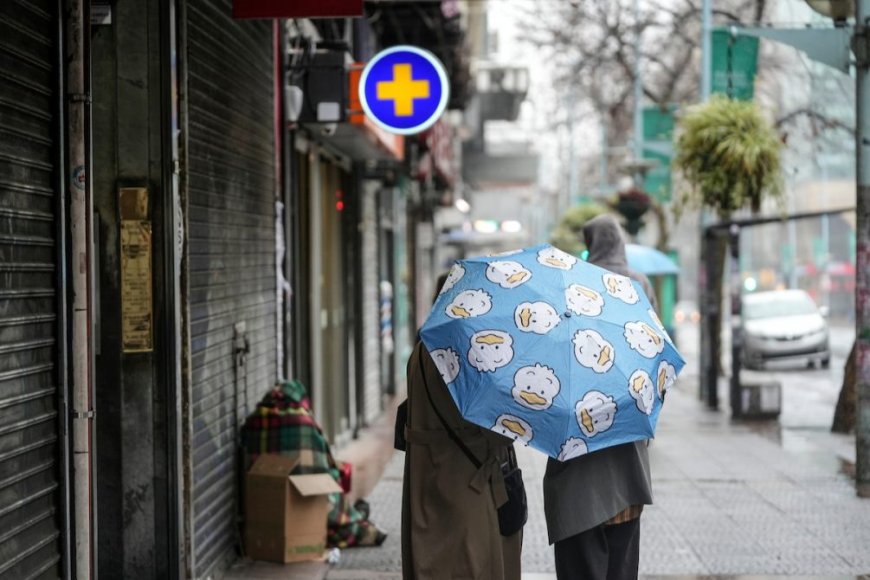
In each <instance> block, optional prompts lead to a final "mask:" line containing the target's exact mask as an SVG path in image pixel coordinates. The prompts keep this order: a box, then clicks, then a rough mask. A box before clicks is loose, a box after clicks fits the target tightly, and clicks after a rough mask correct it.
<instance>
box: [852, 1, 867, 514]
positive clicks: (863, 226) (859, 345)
mask: <svg viewBox="0 0 870 580" xmlns="http://www.w3.org/2000/svg"><path fill="white" fill-rule="evenodd" d="M856 9H857V12H856V18H855V34H854V36H853V38H852V48H853V50H854V52H855V56H856V61H857V62H856V65H855V71H856V85H855V101H856V111H855V120H856V123H855V129H856V131H855V140H856V143H855V145H856V146H855V149H856V152H857V159H856V172H857V178H858V183H857V224H856V226H857V228H856V229H857V232H856V235H857V253H856V273H855V293H856V296H855V309H856V312H855V323H856V329H855V331H856V332H855V340H856V345H855V346H856V351H857V352H856V356H857V360H856V363H857V364H856V368H857V369H858V373H857V375H858V376H857V380H858V384H857V392H858V408H857V422H856V427H855V431H856V433H855V434H856V437H855V448H856V465H855V468H856V469H855V488H856V491H857V493H858V495H859V496H861V497H870V110H868V109H870V50H868V47H870V42H868V40H870V37H868V30H867V26H868V23H870V0H858V2H856Z"/></svg>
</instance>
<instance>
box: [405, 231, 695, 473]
mask: <svg viewBox="0 0 870 580" xmlns="http://www.w3.org/2000/svg"><path fill="white" fill-rule="evenodd" d="M420 337H421V339H422V341H423V344H424V346H425V347H426V349H427V350H428V351H429V353H430V355H431V356H432V359H433V360H434V362H435V365H436V366H437V368H438V370H439V372H440V373H441V376H442V378H443V379H444V382H445V383H446V384H447V387H448V389H449V391H450V394H451V396H452V397H453V400H454V402H455V403H456V406H457V408H458V409H459V411H460V413H461V414H462V416H463V417H464V418H465V419H466V420H468V421H470V422H472V423H475V424H476V425H480V426H481V427H485V428H488V429H492V430H494V431H496V432H499V433H501V434H503V435H506V436H508V437H511V438H513V439H516V440H519V441H522V442H524V443H526V444H528V445H531V446H532V447H534V448H536V449H538V450H540V451H543V452H544V453H546V454H548V455H550V456H551V457H555V458H558V459H560V460H562V461H564V460H567V459H570V458H573V457H577V456H579V455H582V454H584V453H588V452H592V451H595V450H598V449H603V448H605V447H611V446H614V445H620V444H622V443H628V442H630V441H637V440H641V439H648V438H650V437H652V436H653V434H654V431H655V425H656V422H657V420H658V415H659V412H660V410H661V405H662V402H663V400H664V393H665V391H666V390H667V389H668V388H669V387H670V385H671V384H673V382H674V380H676V377H677V374H678V373H679V371H680V370H681V369H682V367H683V365H684V364H685V363H684V361H683V359H682V357H681V356H680V354H679V353H678V352H677V350H676V348H675V347H674V345H673V343H672V342H671V340H670V337H668V335H667V333H666V332H665V330H664V328H663V327H662V325H661V322H660V321H659V319H658V317H657V316H656V315H655V312H654V311H653V309H652V307H651V306H650V303H649V300H647V298H646V296H645V295H644V293H643V290H642V289H641V288H640V286H639V285H637V284H636V283H635V282H633V281H632V280H630V279H629V278H626V277H625V276H620V275H618V274H614V273H612V272H609V271H607V270H604V269H602V268H599V267H598V266H594V265H592V264H589V263H586V262H583V261H580V260H578V259H577V258H576V257H574V256H571V255H570V254H567V253H565V252H562V251H561V250H558V249H556V248H554V247H552V246H549V245H541V246H536V247H532V248H528V249H525V250H517V251H515V252H508V253H504V254H500V255H497V256H491V257H481V258H472V259H467V260H461V261H459V262H456V263H455V264H454V265H453V267H452V268H451V270H450V273H449V275H448V277H447V281H446V282H445V284H444V287H443V288H442V290H441V294H440V295H439V296H438V299H437V300H436V301H435V304H434V306H433V308H432V312H431V313H430V315H429V317H428V318H427V320H426V322H425V324H423V327H422V329H421V330H420Z"/></svg>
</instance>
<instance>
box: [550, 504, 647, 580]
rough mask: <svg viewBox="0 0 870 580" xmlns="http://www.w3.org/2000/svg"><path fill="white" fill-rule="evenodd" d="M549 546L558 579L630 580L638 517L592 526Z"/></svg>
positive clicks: (633, 575) (633, 573)
mask: <svg viewBox="0 0 870 580" xmlns="http://www.w3.org/2000/svg"><path fill="white" fill-rule="evenodd" d="M553 547H554V549H555V552H556V577H557V578H558V579H559V580H634V579H636V578H637V567H638V561H639V560H640V518H635V519H633V520H631V521H628V522H625V523H624V524H614V525H611V526H605V525H600V526H596V527H594V528H592V529H591V530H586V531H585V532H582V533H579V534H577V535H576V536H571V537H570V538H565V539H564V540H561V541H558V542H556V543H555V544H554V546H553Z"/></svg>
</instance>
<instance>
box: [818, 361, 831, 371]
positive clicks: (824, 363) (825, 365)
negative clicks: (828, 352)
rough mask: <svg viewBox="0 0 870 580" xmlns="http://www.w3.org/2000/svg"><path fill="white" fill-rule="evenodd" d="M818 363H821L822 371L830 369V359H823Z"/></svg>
mask: <svg viewBox="0 0 870 580" xmlns="http://www.w3.org/2000/svg"><path fill="white" fill-rule="evenodd" d="M820 362H821V363H822V368H823V369H828V368H831V359H830V358H823V359H822V360H821V361H820Z"/></svg>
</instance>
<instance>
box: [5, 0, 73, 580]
mask: <svg viewBox="0 0 870 580" xmlns="http://www.w3.org/2000/svg"><path fill="white" fill-rule="evenodd" d="M57 19H58V14H57V5H56V2H52V1H50V0H39V1H37V0H32V1H30V2H24V1H18V2H10V1H4V2H2V3H0V578H3V579H6V578H9V579H13V578H14V579H15V580H20V579H24V578H52V577H55V578H56V577H59V576H60V575H61V573H62V570H61V541H60V538H61V534H60V526H59V521H60V520H61V514H62V511H63V507H62V503H61V493H60V491H61V481H62V477H61V472H62V471H63V469H62V461H61V457H62V455H61V445H62V438H61V436H60V433H59V429H58V425H59V417H58V406H59V383H58V376H59V371H58V368H57V366H56V361H57V357H58V341H57V335H58V332H57V328H58V302H57V301H58V293H57V269H56V266H55V264H56V261H57V260H58V259H59V257H58V251H57V246H56V243H57V233H56V228H57V222H56V208H57V207H58V205H59V203H58V191H57V179H58V175H59V174H58V171H59V167H58V159H59V155H58V151H59V149H58V147H57V141H56V140H57V138H58V130H57V123H58V118H57V114H56V110H57V106H58V94H57V79H58V58H57V55H58V42H59V39H58V37H57V34H58V32H57V31H58V20H57Z"/></svg>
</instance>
